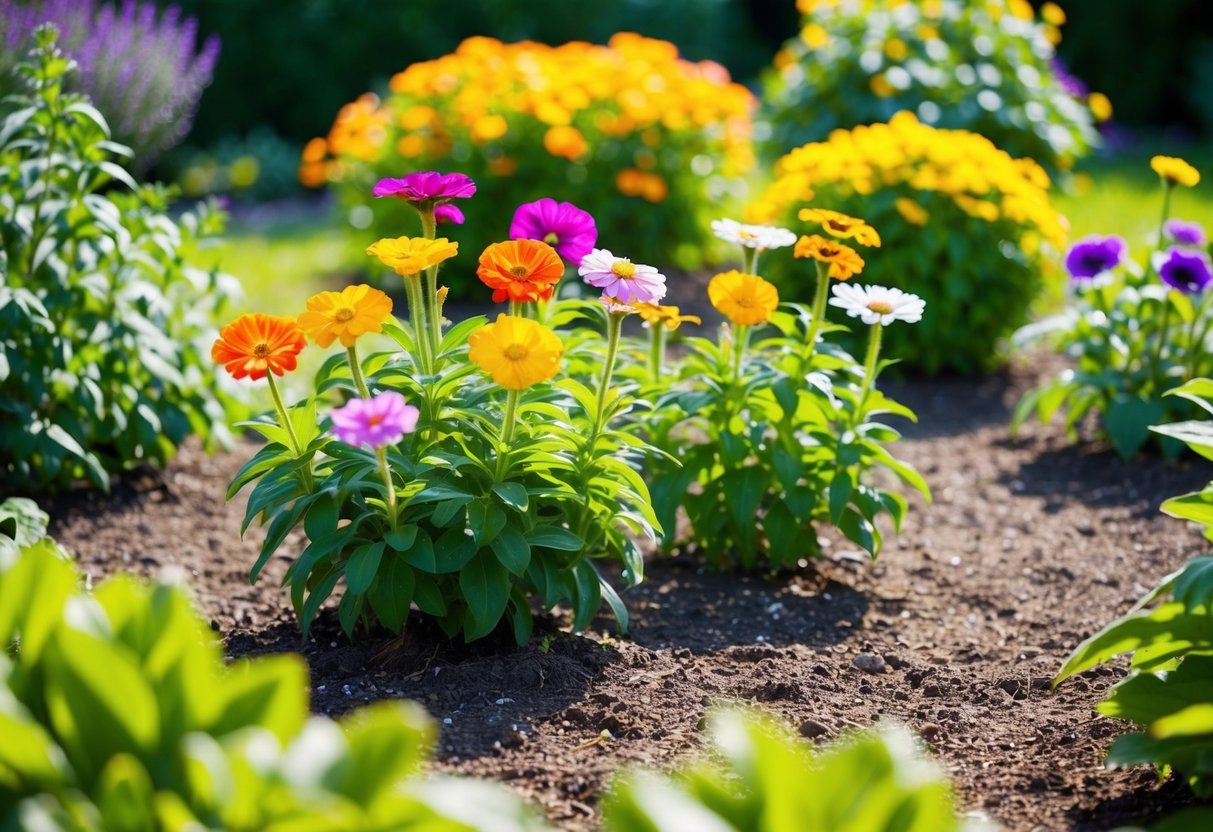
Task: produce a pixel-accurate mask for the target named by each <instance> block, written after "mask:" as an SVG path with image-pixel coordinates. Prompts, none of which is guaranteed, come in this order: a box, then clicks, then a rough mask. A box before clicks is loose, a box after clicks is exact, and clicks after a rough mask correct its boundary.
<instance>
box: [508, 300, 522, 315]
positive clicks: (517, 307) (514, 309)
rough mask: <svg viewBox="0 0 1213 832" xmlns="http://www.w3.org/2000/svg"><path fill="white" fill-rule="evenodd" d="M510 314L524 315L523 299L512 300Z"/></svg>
mask: <svg viewBox="0 0 1213 832" xmlns="http://www.w3.org/2000/svg"><path fill="white" fill-rule="evenodd" d="M510 316H511V317H514V318H521V317H524V315H523V309H522V301H520V300H513V299H511V300H510Z"/></svg>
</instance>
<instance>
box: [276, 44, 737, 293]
mask: <svg viewBox="0 0 1213 832" xmlns="http://www.w3.org/2000/svg"><path fill="white" fill-rule="evenodd" d="M389 89H390V94H389V95H388V97H387V98H386V99H385V100H383V101H380V100H379V99H378V98H377V97H376V96H374V95H373V94H366V95H363V96H361V97H360V98H358V99H357V100H355V101H353V102H351V103H349V104H347V105H345V106H344V107H343V108H342V109H341V110H340V111H339V112H338V114H337V118H336V121H335V122H334V123H333V126H332V128H331V129H330V130H329V132H328V136H327V138H323V139H315V140H313V141H312V142H309V143H308V145H307V146H306V147H305V148H304V151H303V163H302V166H301V168H300V178H301V179H302V180H303V181H304V182H305V183H306V184H309V185H322V184H324V183H325V182H326V181H327V182H331V183H333V184H334V185H336V186H337V191H338V193H339V195H340V197H341V201H342V203H343V205H344V206H345V207H346V208H347V211H348V216H349V217H350V219H351V223H352V224H353V225H355V226H356V227H360V228H364V227H367V226H368V225H369V226H370V227H371V229H372V235H371V236H372V237H374V236H378V237H397V236H400V235H403V234H409V235H413V234H416V233H417V232H418V228H417V227H416V224H417V223H416V220H415V218H414V217H413V216H412V215H413V213H414V212H413V211H412V210H411V208H410V207H409V206H408V205H407V204H405V203H403V202H400V201H398V200H392V199H382V200H374V199H372V197H371V188H372V186H373V185H374V183H375V182H376V181H377V180H378V179H379V178H381V177H386V176H400V175H402V174H404V173H407V172H410V171H414V170H459V171H462V172H464V173H467V174H468V175H470V176H471V177H472V179H473V180H475V182H476V183H477V188H478V191H477V195H476V198H475V199H474V200H468V201H467V203H466V204H462V205H461V206H460V207H461V208H462V209H463V211H464V212H465V213H466V214H467V220H468V222H467V226H466V227H465V228H464V229H460V230H455V231H452V230H450V229H447V231H446V233H448V234H450V235H451V236H453V237H455V238H456V239H459V240H460V241H461V242H462V243H463V244H464V245H465V248H467V249H469V250H470V251H471V252H473V253H477V252H479V251H480V250H481V249H483V248H484V247H485V246H486V245H488V244H490V243H493V242H496V241H498V240H502V239H506V238H507V235H508V222H509V217H510V215H511V213H512V212H513V209H514V208H515V207H516V206H517V205H518V204H520V203H522V202H528V201H532V200H535V199H538V198H541V197H545V196H554V197H557V198H559V199H567V200H569V201H571V202H573V203H575V204H576V205H578V206H579V207H581V208H583V209H585V210H587V211H589V212H590V213H591V214H593V215H594V218H595V220H596V221H597V224H598V232H599V240H600V242H601V244H602V245H603V246H604V247H607V248H614V249H616V250H618V251H620V253H621V254H623V255H626V256H629V257H632V258H634V259H637V260H640V261H645V262H658V263H662V264H671V263H672V264H675V265H679V266H682V267H684V268H693V267H696V266H698V265H700V264H701V262H702V253H701V252H702V246H701V244H702V242H703V240H704V237H705V236H706V235H705V234H704V232H705V231H706V226H707V222H708V221H709V220H710V219H712V218H713V217H716V216H718V212H720V211H721V210H724V209H727V206H728V205H729V204H730V203H734V204H735V203H736V202H737V201H738V197H739V196H740V195H741V187H742V186H741V183H740V182H739V181H738V179H737V177H738V176H739V175H740V174H744V173H745V172H747V171H748V170H749V169H750V168H751V167H752V165H753V153H752V148H751V143H750V113H751V110H752V108H753V106H754V105H755V103H756V102H755V101H754V98H753V96H752V95H751V94H750V93H749V91H748V90H746V89H745V87H742V86H740V85H738V84H734V83H732V82H731V81H730V78H729V74H728V72H727V71H726V70H725V69H724V67H722V66H721V65H720V64H717V63H714V62H710V61H704V62H699V63H693V62H690V61H685V60H681V59H680V58H679V57H678V51H677V48H676V47H675V46H674V45H673V44H671V43H668V42H666V41H661V40H654V39H650V38H643V37H640V36H638V35H633V34H626V33H621V34H617V35H614V36H613V37H612V38H611V39H610V42H609V44H608V45H606V46H597V45H591V44H588V43H584V42H574V43H569V44H565V45H563V46H558V47H549V46H545V45H543V44H539V43H535V42H522V43H517V44H507V43H502V42H501V41H499V40H496V39H493V38H485V37H476V38H470V39H468V40H466V41H464V42H463V43H462V44H460V46H459V47H458V48H457V49H456V50H455V52H453V53H451V54H450V55H446V56H444V57H442V58H439V59H437V60H435V61H427V62H423V63H416V64H413V65H411V66H410V67H408V68H407V69H405V70H404V71H403V72H400V73H398V74H397V75H395V76H393V77H392V79H391V82H390V84H389ZM458 276H459V275H458V273H454V274H452V275H448V277H447V280H448V281H451V289H452V291H454V292H455V293H456V294H458V293H459V292H460V291H461V289H462V288H463V287H464V286H465V285H466V284H467V280H466V279H465V280H464V281H462V284H461V283H460V282H456V279H457V278H458ZM473 282H474V281H473Z"/></svg>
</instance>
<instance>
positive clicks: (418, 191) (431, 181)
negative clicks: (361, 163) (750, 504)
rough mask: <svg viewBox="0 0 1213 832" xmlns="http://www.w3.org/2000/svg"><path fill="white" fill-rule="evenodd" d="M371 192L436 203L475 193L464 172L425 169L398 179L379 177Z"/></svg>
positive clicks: (473, 183) (470, 181)
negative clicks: (442, 171)
mask: <svg viewBox="0 0 1213 832" xmlns="http://www.w3.org/2000/svg"><path fill="white" fill-rule="evenodd" d="M371 193H372V194H373V195H374V196H377V197H382V196H394V197H396V198H397V199H404V200H407V201H409V202H429V203H435V204H436V203H442V202H449V201H450V200H452V199H467V198H468V197H469V196H471V195H472V194H474V193H476V183H475V182H473V181H472V180H471V179H470V178H469V177H468V176H467V175H466V174H462V173H438V171H434V170H427V171H422V172H420V173H410V174H408V175H407V176H402V177H400V178H399V179H390V178H389V179H380V180H379V181H378V182H376V183H375V188H374V189H373V190H372V191H371Z"/></svg>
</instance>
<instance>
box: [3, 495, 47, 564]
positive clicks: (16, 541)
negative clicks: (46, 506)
mask: <svg viewBox="0 0 1213 832" xmlns="http://www.w3.org/2000/svg"><path fill="white" fill-rule="evenodd" d="M49 522H50V517H48V516H47V514H46V512H45V511H43V510H42V509H40V508H38V504H37V503H35V502H34V501H33V500H30V499H27V498H25V497H9V498H8V499H7V500H5V501H4V502H2V503H0V558H5V557H10V556H12V554H13V552H15V551H16V550H17V549H18V548H20V547H22V546H32V545H33V544H34V543H36V542H38V541H39V540H41V539H42V538H43V537H44V536H45V535H46V526H47V524H48V523H49Z"/></svg>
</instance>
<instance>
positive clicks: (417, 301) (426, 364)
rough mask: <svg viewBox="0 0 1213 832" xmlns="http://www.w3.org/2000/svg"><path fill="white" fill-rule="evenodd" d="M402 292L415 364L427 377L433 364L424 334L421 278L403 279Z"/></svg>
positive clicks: (413, 276) (416, 276) (414, 276)
mask: <svg viewBox="0 0 1213 832" xmlns="http://www.w3.org/2000/svg"><path fill="white" fill-rule="evenodd" d="M404 292H405V295H406V296H407V297H408V302H409V327H410V328H411V329H412V330H413V346H414V347H415V348H416V350H417V364H418V365H419V366H420V367H421V372H423V373H425V374H426V375H429V374H430V373H432V372H433V362H432V361H431V359H430V353H429V349H428V346H429V341H428V340H427V339H426V337H425V334H424V327H425V311H424V310H423V309H422V306H421V277H420V275H410V276H409V277H406V278H405V279H404Z"/></svg>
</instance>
